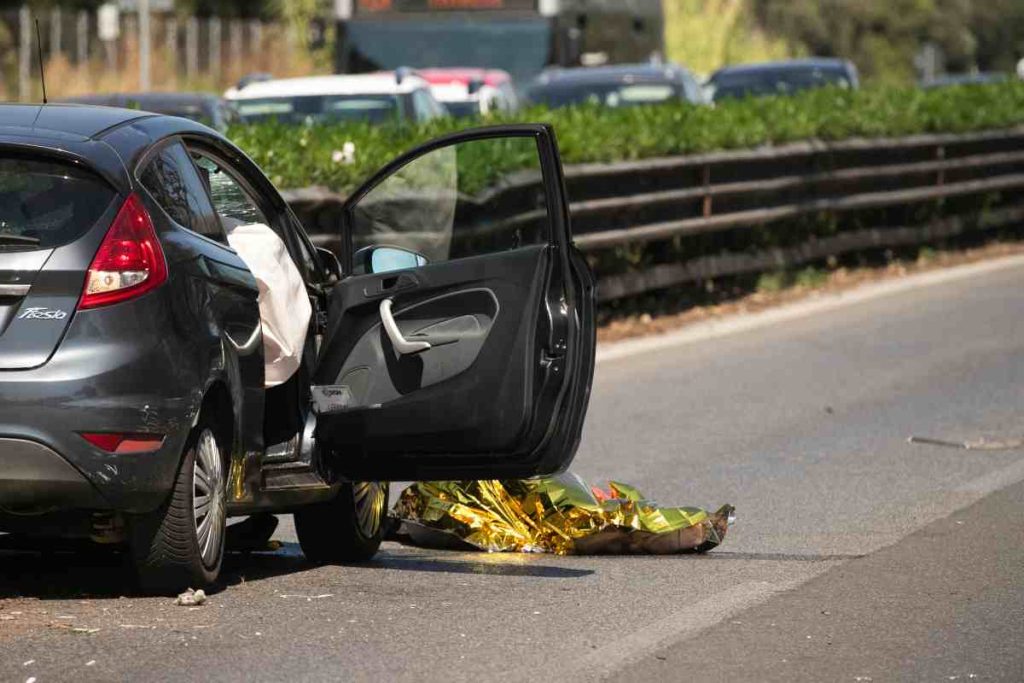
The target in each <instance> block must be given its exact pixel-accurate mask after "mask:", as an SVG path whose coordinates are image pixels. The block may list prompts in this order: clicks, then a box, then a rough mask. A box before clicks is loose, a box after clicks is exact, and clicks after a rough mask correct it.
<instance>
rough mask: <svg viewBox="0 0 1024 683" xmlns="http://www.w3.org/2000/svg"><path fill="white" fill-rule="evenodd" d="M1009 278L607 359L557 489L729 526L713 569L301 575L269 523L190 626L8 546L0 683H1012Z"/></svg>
mask: <svg viewBox="0 0 1024 683" xmlns="http://www.w3.org/2000/svg"><path fill="white" fill-rule="evenodd" d="M1016 263H1017V264H1018V265H1015V266H1012V267H1003V268H1000V269H989V270H988V271H987V272H980V273H979V272H974V274H972V275H971V276H970V277H962V278H958V279H955V280H950V281H947V282H944V283H939V284H934V283H933V284H930V285H929V286H925V287H920V288H915V289H907V288H903V291H899V292H890V293H889V294H888V295H887V296H880V297H876V298H873V299H870V300H864V301H859V302H856V303H853V304H850V305H844V306H839V307H836V308H835V309H834V310H826V311H819V312H817V313H815V314H814V315H809V316H804V317H799V318H793V319H789V320H786V321H785V322H779V323H777V324H774V325H765V326H760V327H756V328H755V329H748V330H745V331H742V332H738V333H735V334H729V335H723V336H715V337H714V338H709V339H705V340H703V341H701V340H696V341H691V342H689V343H685V344H677V345H674V346H668V345H661V346H653V347H651V348H648V349H646V350H645V349H644V348H642V347H637V348H634V349H633V351H631V352H630V353H628V354H621V355H620V356H619V357H615V358H607V359H606V360H603V361H602V362H601V363H600V364H599V366H598V371H597V380H596V386H595V391H594V396H593V402H592V405H591V410H590V415H589V418H588V423H587V427H586V435H585V440H584V444H583V447H582V449H581V452H580V454H579V456H578V457H577V461H576V464H575V466H574V470H575V471H577V472H578V473H579V474H581V475H583V476H584V477H586V478H591V479H594V480H601V479H602V478H614V479H617V480H621V481H625V482H629V483H631V484H635V485H636V486H638V487H639V488H640V489H641V490H642V491H643V492H644V493H646V494H648V495H650V496H652V497H654V498H657V499H658V500H660V501H661V502H663V503H665V504H679V505H683V504H686V505H701V506H705V507H717V506H718V505H720V504H722V503H725V502H730V503H733V504H735V505H736V506H737V508H738V515H739V520H738V523H737V525H736V526H735V527H734V529H733V530H732V531H731V532H730V534H729V537H728V538H727V539H726V542H725V544H724V545H723V546H722V547H721V548H719V549H717V550H715V551H713V552H712V553H711V554H709V555H708V556H706V557H694V556H677V557H660V558H647V557H629V558H573V557H567V558H559V557H549V556H518V555H485V554H469V553H453V552H441V551H424V550H417V549H412V548H404V547H401V546H397V545H394V544H386V545H385V546H384V548H383V550H382V552H381V553H380V555H379V557H378V559H377V560H376V561H375V562H374V563H373V564H371V565H368V566H361V567H311V566H309V565H307V564H305V563H304V561H303V559H302V557H301V553H299V551H298V548H297V546H296V545H295V544H294V540H295V539H294V535H293V533H292V532H291V527H290V524H288V523H285V524H283V525H282V527H281V530H280V532H279V534H278V538H280V539H282V540H284V541H286V542H287V543H286V545H285V547H284V548H283V549H282V550H281V551H279V552H278V553H275V554H261V555H254V556H250V557H241V556H233V557H230V558H229V559H228V564H227V579H228V584H227V585H226V587H225V588H224V589H223V590H221V591H219V592H217V593H215V594H214V595H212V596H211V598H210V600H209V602H208V603H207V604H206V605H204V606H202V607H199V608H191V609H190V608H183V607H176V606H174V605H173V603H172V601H171V600H168V599H165V598H139V597H132V596H128V597H124V591H125V590H126V586H127V585H128V583H129V580H130V579H129V576H128V574H127V573H126V571H125V569H124V567H123V564H122V562H121V560H120V559H119V558H117V557H116V556H113V555H111V554H109V553H100V554H96V553H82V552H79V553H74V554H71V553H69V554H63V553H58V554H51V555H47V556H43V555H39V554H35V553H26V552H4V553H0V567H2V570H0V679H2V680H12V681H18V680H21V681H24V680H28V679H29V678H35V679H36V680H37V681H38V682H39V683H43V682H44V681H50V680H69V679H73V678H74V679H83V680H147V681H160V680H174V681H178V680H219V681H243V680H244V681H254V680H267V681H276V680H344V679H353V680H409V681H433V680H444V681H469V680H474V681H479V680H495V679H508V678H513V679H527V678H528V679H530V680H536V681H544V680H558V681H562V680H593V679H595V678H599V677H614V676H623V675H624V676H628V677H630V678H631V679H632V680H658V679H662V680H683V679H685V680H696V681H700V680H711V681H717V680H751V681H755V680H757V681H760V680H836V681H843V680H845V681H868V680H873V681H885V680H963V681H969V680H979V681H980V680H1007V681H1020V680H1024V648H1022V647H1021V643H1022V642H1024V524H1022V523H1024V485H1022V484H1021V483H1020V482H1022V481H1024V450H1021V448H1020V444H1019V442H1017V440H1018V439H1020V438H1022V437H1024V425H1022V424H1021V419H1020V416H1021V412H1022V410H1024V295H1022V292H1024V262H1021V261H1019V260H1018V261H1017V262H1016ZM791 317H792V316H791ZM911 436H918V437H924V438H926V439H932V440H936V441H944V442H950V443H956V442H967V441H970V442H978V441H979V440H984V443H985V444H987V445H988V447H986V448H980V449H970V450H965V449H961V448H954V447H951V446H948V445H936V444H930V443H926V444H917V443H909V442H908V437H911Z"/></svg>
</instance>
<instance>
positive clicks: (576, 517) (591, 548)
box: [391, 473, 733, 555]
mask: <svg viewBox="0 0 1024 683" xmlns="http://www.w3.org/2000/svg"><path fill="white" fill-rule="evenodd" d="M608 487H609V489H608V491H602V490H601V489H598V488H590V487H588V486H587V485H586V484H585V483H584V482H583V481H582V480H581V479H580V478H579V477H577V476H576V475H573V474H569V473H567V474H562V475H559V476H556V477H550V478H546V479H531V480H523V481H444V482H421V483H417V484H413V485H412V486H409V487H408V488H406V489H405V491H403V492H402V495H401V496H400V498H399V500H398V502H397V503H396V504H395V507H394V509H393V511H392V513H391V514H392V517H393V518H395V520H396V521H398V522H400V523H401V526H400V527H399V530H398V540H401V541H403V542H410V543H413V544H415V545H420V546H428V547H447V548H458V547H463V548H465V547H466V546H467V545H468V546H470V547H473V548H478V549H480V550H486V551H488V552H539V553H556V554H559V555H569V554H577V555H601V554H655V555H667V554H672V553H683V552H698V553H700V552H707V551H708V550H711V549H712V548H714V547H715V546H717V545H719V544H720V543H721V542H722V540H723V539H724V538H725V533H726V531H727V530H728V527H729V524H730V523H731V522H732V519H733V507H732V506H731V505H725V506H722V508H720V509H719V510H718V511H717V512H714V513H710V514H709V513H708V512H705V511H704V510H701V509H699V508H686V507H669V508H666V507H659V506H658V505H657V504H656V503H654V502H653V501H650V500H647V499H645V498H644V497H643V496H642V495H641V494H640V492H639V491H637V490H636V489H635V488H633V487H632V486H628V485H626V484H621V483H618V482H609V484H608Z"/></svg>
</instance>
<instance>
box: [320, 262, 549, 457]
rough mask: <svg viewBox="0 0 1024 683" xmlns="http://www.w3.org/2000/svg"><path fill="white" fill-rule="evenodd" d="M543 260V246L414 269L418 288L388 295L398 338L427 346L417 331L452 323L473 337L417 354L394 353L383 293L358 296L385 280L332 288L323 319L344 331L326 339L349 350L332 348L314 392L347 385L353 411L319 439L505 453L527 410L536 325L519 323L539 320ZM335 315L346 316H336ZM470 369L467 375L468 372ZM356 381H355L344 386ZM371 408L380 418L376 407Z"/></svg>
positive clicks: (346, 444)
mask: <svg viewBox="0 0 1024 683" xmlns="http://www.w3.org/2000/svg"><path fill="white" fill-rule="evenodd" d="M549 259H550V254H549V253H548V248H547V247H534V248H532V249H524V250H520V251H517V252H514V254H512V255H506V254H502V255H488V256H481V257H476V258H472V259H464V260H460V261H453V262H449V263H442V264H437V265H433V266H428V267H425V268H422V269H420V270H419V271H418V272H417V275H418V279H419V284H418V286H417V287H416V288H415V290H411V291H410V290H407V291H405V292H402V293H400V294H395V295H394V301H395V303H396V304H397V306H396V309H395V320H396V322H397V323H398V325H399V328H400V329H402V331H403V332H405V333H406V335H405V336H406V337H407V338H408V339H417V338H423V337H426V338H428V339H429V336H430V335H429V334H426V335H424V334H423V332H424V330H429V329H430V328H436V327H437V326H438V325H439V324H442V325H443V324H444V323H449V322H450V321H455V320H461V321H462V322H460V323H459V324H460V325H461V326H464V327H470V329H471V330H472V331H473V332H474V334H471V335H469V336H467V337H462V338H459V339H458V340H457V341H456V342H455V343H447V344H441V345H440V346H436V347H432V348H431V349H429V350H427V351H424V352H422V353H420V354H416V355H400V354H397V353H395V351H394V350H393V349H392V348H391V344H390V341H389V339H388V337H387V335H386V334H385V333H384V330H383V329H382V325H381V320H380V314H379V304H380V300H381V299H382V298H386V296H387V295H386V293H385V294H377V295H374V296H370V297H367V296H366V294H365V291H364V290H365V289H366V287H365V286H364V285H365V283H364V281H365V280H367V279H370V280H373V279H377V278H381V277H382V276H379V275H374V276H363V277H359V278H352V279H350V280H348V281H346V282H345V283H344V284H343V285H341V286H339V290H336V293H337V294H336V296H337V295H340V296H339V297H338V298H336V299H334V300H332V302H331V311H330V313H329V317H330V319H331V320H332V321H333V320H338V321H339V323H340V325H342V326H344V327H342V328H337V329H336V328H332V329H330V330H329V332H328V337H329V338H330V339H340V338H345V339H347V340H351V341H352V343H351V344H349V343H342V344H339V345H329V347H330V348H329V350H328V352H327V354H325V356H324V357H323V359H322V360H321V364H320V369H319V370H318V372H317V377H316V384H330V385H337V386H350V391H351V393H352V399H353V404H352V406H351V407H350V408H349V409H348V410H346V411H345V413H344V414H343V415H336V416H332V419H331V420H329V421H322V424H323V426H322V428H321V435H322V437H324V438H328V439H331V441H332V443H334V444H335V445H336V446H337V447H342V448H344V449H345V450H346V451H348V452H350V453H353V452H356V451H358V450H359V449H361V447H362V445H363V444H364V443H366V442H368V441H372V442H373V443H374V444H376V447H377V448H381V449H387V450H393V451H403V452H405V451H414V452H418V453H435V454H437V453H441V454H452V453H470V454H472V453H479V452H500V451H502V450H507V449H509V448H510V447H511V445H512V444H513V442H514V440H515V439H516V438H517V437H518V435H519V433H520V432H521V431H522V429H523V426H524V422H525V420H526V415H527V410H528V408H529V402H528V399H527V397H526V394H527V393H528V391H529V389H530V387H529V385H528V380H529V379H530V378H531V377H532V373H528V372H527V371H526V370H527V367H528V366H529V365H532V356H533V349H534V343H535V336H536V335H535V334H534V327H535V326H534V325H530V324H527V325H523V324H521V321H522V320H523V319H526V320H533V319H534V318H535V317H536V316H535V315H533V314H532V313H531V312H532V311H534V310H536V309H537V307H538V302H539V299H540V298H541V296H542V287H541V284H542V281H543V278H544V274H545V271H546V270H547V268H546V263H547V262H548V261H549ZM385 277H386V276H385ZM390 277H394V276H393V275H391V276H390ZM523 283H528V284H527V286H525V287H524V286H523ZM349 292H351V293H352V294H354V296H346V294H348V293H349ZM353 299H354V300H353ZM336 307H342V308H343V311H344V312H343V313H341V314H338V313H336ZM466 318H470V319H472V321H473V323H472V324H471V326H470V325H466V324H465V319H466ZM453 327H454V325H451V324H449V325H448V329H449V331H451V328H453ZM435 334H436V332H435ZM339 364H340V368H339ZM471 367H472V368H473V369H474V372H466V371H467V370H469V369H470V368H471ZM336 368H337V369H336ZM362 368H369V369H370V372H369V373H368V374H367V373H366V372H362V371H361V369H362ZM353 373H354V376H355V379H356V380H357V381H350V380H351V378H350V377H349V375H350V374H353ZM455 394H457V395H459V396H460V397H461V399H462V400H463V401H464V403H465V410H459V411H451V410H450V409H451V402H450V401H449V400H445V398H444V397H446V396H451V395H455ZM377 405H379V406H382V407H383V406H386V407H387V410H379V409H373V406H377ZM456 434H458V438H457V439H455V438H453V437H454V436H455V435H456Z"/></svg>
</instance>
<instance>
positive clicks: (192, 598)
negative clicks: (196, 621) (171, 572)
mask: <svg viewBox="0 0 1024 683" xmlns="http://www.w3.org/2000/svg"><path fill="white" fill-rule="evenodd" d="M204 602H206V591H204V590H203V589H202V588H200V589H199V590H197V591H194V590H192V589H191V588H189V589H188V590H187V591H185V592H184V593H182V594H181V595H179V596H178V599H177V600H175V601H174V604H176V605H181V606H182V607H198V606H199V605H202V604H203V603H204Z"/></svg>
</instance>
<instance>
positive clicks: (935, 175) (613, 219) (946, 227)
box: [289, 127, 1024, 301]
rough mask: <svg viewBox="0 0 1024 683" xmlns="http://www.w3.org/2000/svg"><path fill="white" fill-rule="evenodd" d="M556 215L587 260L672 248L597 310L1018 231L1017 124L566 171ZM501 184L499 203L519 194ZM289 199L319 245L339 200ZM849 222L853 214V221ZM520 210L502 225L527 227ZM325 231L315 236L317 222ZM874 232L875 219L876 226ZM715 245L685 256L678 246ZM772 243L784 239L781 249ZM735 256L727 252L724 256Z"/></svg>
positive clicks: (625, 280) (607, 282)
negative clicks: (917, 212) (760, 275)
mask: <svg viewBox="0 0 1024 683" xmlns="http://www.w3.org/2000/svg"><path fill="white" fill-rule="evenodd" d="M565 175H566V184H567V186H568V188H569V195H570V197H572V199H573V202H572V204H571V207H570V211H571V214H572V219H573V230H574V233H575V241H576V244H577V246H579V247H580V249H582V250H584V251H586V252H591V253H595V254H596V253H598V252H602V251H607V250H610V249H616V248H628V249H632V250H636V249H640V248H644V245H649V244H652V243H664V242H668V241H674V242H675V243H676V245H677V249H676V250H675V253H680V252H681V253H682V254H683V257H682V258H674V259H673V260H671V261H669V262H659V263H654V264H653V265H649V266H646V267H644V268H643V269H642V270H636V269H631V270H630V271H629V272H624V273H601V272H599V273H598V276H599V278H598V292H599V297H600V298H601V299H602V300H606V301H607V300H611V299H618V298H622V297H628V296H634V295H637V294H641V293H644V292H648V291H652V290H657V289H662V288H665V287H670V286H673V285H679V284H683V283H686V282H691V281H699V280H707V279H712V278H718V277H723V276H727V275H739V274H745V273H754V272H759V271H766V270H775V269H780V268H789V267H793V266H796V265H800V264H802V263H808V262H812V261H816V260H821V259H824V258H828V257H830V256H839V255H842V254H846V253H850V252H854V251H861V250H865V249H872V248H879V247H893V246H899V245H911V244H924V243H927V242H931V241H935V240H938V239H942V238H948V237H952V236H956V235H960V234H963V233H966V232H968V231H972V230H986V229H991V228H993V227H996V226H1005V225H1008V224H1015V223H1017V224H1019V223H1022V222H1024V127H1019V128H1014V129H1008V130H998V131H987V132H982V133H970V134H962V135H917V136H909V137H904V138H885V139H855V140H844V141H839V142H821V141H810V142H800V143H794V144H789V145H783V146H779V147H764V148H758V149H752V150H738V151H729V152H720V153H713V154H700V155H692V156H682V157H670V158H662V159H648V160H641V161H631V162H624V163H616V164H585V165H576V166H568V167H566V174H565ZM522 189H523V188H519V187H515V186H510V187H509V188H508V189H507V191H508V192H522ZM304 192H305V194H306V196H305V197H303V196H302V195H301V194H300V193H293V194H292V196H291V197H289V201H290V202H291V203H292V205H293V207H295V208H296V210H297V212H298V213H299V214H300V217H302V218H303V220H304V222H305V223H306V224H307V227H309V228H310V231H311V233H312V234H314V236H318V235H319V236H318V237H316V239H317V241H318V242H320V243H322V244H331V239H330V237H329V234H328V233H329V232H330V231H329V230H328V231H325V230H324V229H323V228H325V227H327V226H330V225H334V226H336V225H337V222H336V217H333V218H330V217H329V218H327V219H326V220H325V219H324V215H323V212H324V211H325V210H326V211H327V212H328V214H330V213H333V210H334V209H337V207H338V206H339V202H340V198H338V199H337V201H335V200H334V199H333V197H334V196H330V195H329V193H328V194H327V195H325V194H323V193H320V194H313V193H311V192H310V191H308V190H307V191H304ZM969 197H986V198H992V200H993V201H992V202H990V204H991V206H989V207H988V208H987V209H986V210H984V211H979V210H978V209H977V207H976V206H974V207H969V208H968V210H966V211H961V210H960V209H959V208H958V207H956V206H954V204H956V202H957V200H958V199H959V198H969ZM919 206H924V207H928V206H930V207H932V208H933V209H934V210H933V213H934V214H936V215H937V216H938V218H935V219H933V220H930V221H927V222H925V223H921V222H911V223H910V224H906V225H901V224H899V223H897V224H888V223H887V224H881V223H878V224H875V223H874V222H873V223H871V224H868V225H865V224H863V223H862V222H861V224H856V223H857V221H854V220H852V218H854V217H856V216H858V215H862V214H864V213H865V212H873V214H872V220H873V221H878V220H879V218H878V215H879V214H885V213H887V212H888V213H890V214H892V213H897V211H892V210H893V209H896V210H901V209H912V208H914V207H919ZM858 212H859V213H858ZM534 213H535V212H525V213H522V214H520V215H519V216H514V217H512V218H508V219H505V221H503V223H507V222H509V221H512V222H515V221H517V220H522V221H523V222H524V223H525V222H529V221H531V220H536V219H537V216H535V215H534ZM807 216H828V217H831V218H833V219H835V220H836V221H837V222H838V224H839V225H840V228H839V230H838V231H837V232H836V233H835V234H831V235H828V236H825V237H817V238H810V239H808V240H806V241H804V242H802V243H799V244H788V245H787V246H785V247H778V248H772V249H755V248H743V246H742V245H743V241H744V233H745V232H749V231H751V230H754V229H762V228H767V229H769V230H773V231H778V236H779V237H780V238H784V237H786V232H787V230H789V229H790V228H792V226H793V224H794V221H795V220H798V219H800V218H801V217H807ZM325 222H326V224H327V225H326V226H325V225H324V224H325ZM883 222H885V221H884V219H883ZM708 235H719V236H721V237H722V238H723V239H722V247H721V249H720V250H719V251H717V252H716V253H708V250H707V246H706V244H705V245H704V246H702V247H701V248H700V249H694V250H693V256H692V257H689V256H687V255H686V253H687V251H689V250H688V249H687V241H688V240H690V241H692V240H694V239H697V238H700V236H705V237H703V238H702V239H704V240H705V242H706V240H707V237H706V236H708ZM780 241H786V240H784V239H782V240H780ZM737 245H740V247H739V248H737Z"/></svg>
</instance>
